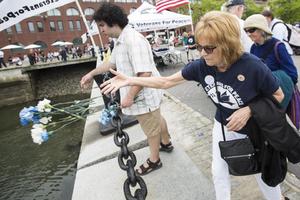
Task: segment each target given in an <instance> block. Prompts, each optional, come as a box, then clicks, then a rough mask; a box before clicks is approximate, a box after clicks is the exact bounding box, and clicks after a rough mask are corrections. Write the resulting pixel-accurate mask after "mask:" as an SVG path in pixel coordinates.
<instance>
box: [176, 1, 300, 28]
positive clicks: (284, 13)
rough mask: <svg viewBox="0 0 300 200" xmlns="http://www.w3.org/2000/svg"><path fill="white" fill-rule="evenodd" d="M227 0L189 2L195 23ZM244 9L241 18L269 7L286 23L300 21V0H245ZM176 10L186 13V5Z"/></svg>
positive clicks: (218, 8)
mask: <svg viewBox="0 0 300 200" xmlns="http://www.w3.org/2000/svg"><path fill="white" fill-rule="evenodd" d="M226 1H227V0H194V1H193V2H192V3H191V9H192V18H193V22H194V24H196V23H197V22H198V21H199V19H200V17H201V16H203V15H204V14H205V13H207V12H209V11H212V10H220V9H221V6H222V4H223V3H225V2H226ZM245 4H246V10H245V13H244V16H243V19H246V18H247V17H249V16H250V15H253V14H257V13H261V12H262V11H263V10H264V9H266V8H267V7H270V8H271V10H272V12H273V13H274V15H275V16H276V17H277V18H280V19H282V20H283V21H285V22H288V23H294V22H300V0H269V1H268V4H256V3H255V0H245ZM178 12H179V13H181V14H185V15H188V14H189V11H188V6H187V5H186V6H182V7H179V8H178Z"/></svg>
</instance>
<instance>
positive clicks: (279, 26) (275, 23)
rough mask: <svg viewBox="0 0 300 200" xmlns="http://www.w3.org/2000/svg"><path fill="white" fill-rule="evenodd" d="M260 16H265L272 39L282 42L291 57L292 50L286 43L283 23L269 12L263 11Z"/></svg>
mask: <svg viewBox="0 0 300 200" xmlns="http://www.w3.org/2000/svg"><path fill="white" fill-rule="evenodd" d="M262 15H263V16H265V18H266V19H267V21H268V24H269V28H270V29H271V31H272V33H273V37H274V38H276V39H278V40H280V41H282V42H283V43H284V45H285V48H286V50H287V51H288V53H289V54H290V55H293V49H292V48H291V46H290V45H289V43H288V42H287V40H288V30H287V28H286V26H285V25H284V23H283V21H282V20H280V19H277V18H275V17H274V15H273V13H272V12H271V11H270V10H264V11H263V12H262Z"/></svg>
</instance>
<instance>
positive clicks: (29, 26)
mask: <svg viewBox="0 0 300 200" xmlns="http://www.w3.org/2000/svg"><path fill="white" fill-rule="evenodd" d="M27 25H28V30H29V32H35V28H34V24H33V22H28V23H27Z"/></svg>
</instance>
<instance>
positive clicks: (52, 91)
mask: <svg viewBox="0 0 300 200" xmlns="http://www.w3.org/2000/svg"><path fill="white" fill-rule="evenodd" d="M95 65H96V62H95V61H92V62H86V63H78V64H76V63H75V64H71V65H67V66H60V67H51V68H44V69H38V70H32V71H26V72H25V73H22V70H24V67H17V68H6V69H1V71H0V107H3V106H7V105H13V104H18V103H24V102H27V101H32V100H35V99H42V98H52V97H57V96H62V95H69V94H72V95H73V94H80V93H82V92H83V93H89V92H90V89H87V90H84V91H82V90H81V88H80V85H79V82H80V79H81V77H82V76H83V75H84V74H86V73H87V72H88V71H90V70H92V69H93V68H94V67H95Z"/></svg>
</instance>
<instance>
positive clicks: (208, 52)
mask: <svg viewBox="0 0 300 200" xmlns="http://www.w3.org/2000/svg"><path fill="white" fill-rule="evenodd" d="M196 48H197V50H198V51H199V52H200V53H201V52H202V50H203V49H204V51H205V52H206V53H207V54H211V53H212V52H213V51H214V49H215V48H217V47H215V46H210V45H208V46H201V45H200V44H197V45H196Z"/></svg>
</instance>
